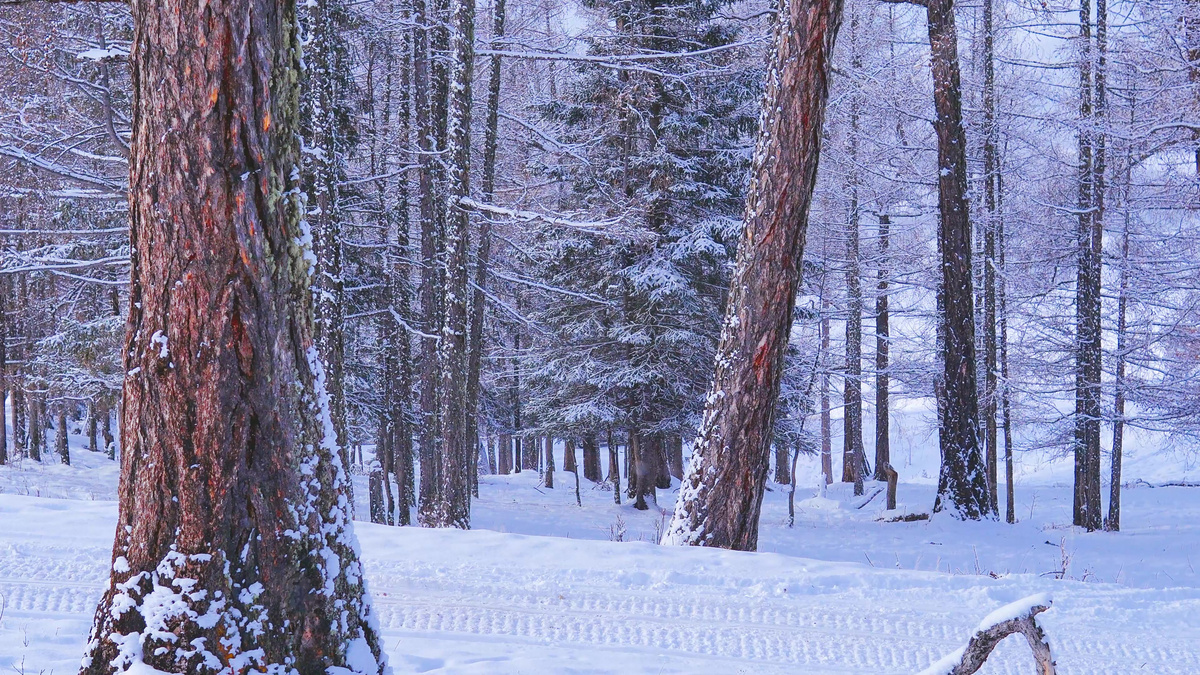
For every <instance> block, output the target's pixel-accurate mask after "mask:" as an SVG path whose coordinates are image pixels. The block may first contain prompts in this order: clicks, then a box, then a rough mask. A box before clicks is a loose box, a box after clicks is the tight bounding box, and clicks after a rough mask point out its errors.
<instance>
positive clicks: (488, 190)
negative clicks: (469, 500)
mask: <svg viewBox="0 0 1200 675" xmlns="http://www.w3.org/2000/svg"><path fill="white" fill-rule="evenodd" d="M492 4H493V7H492V49H493V50H494V51H498V50H499V49H500V48H501V46H502V45H501V42H502V40H503V39H504V15H505V2H504V0H493V3H492ZM500 75H501V73H500V55H499V54H492V57H491V62H490V68H489V74H488V101H487V120H486V121H485V123H486V132H485V134H484V139H483V183H482V185H481V186H480V188H481V194H480V196H481V197H482V198H483V201H484V202H486V203H491V201H492V198H493V196H494V195H495V192H496V150H497V147H498V146H499V142H500V126H499V125H500ZM491 255H492V222H491V218H490V217H489V216H488V215H487V214H484V215H483V217H482V219H481V221H480V223H479V249H478V251H477V252H476V255H475V289H474V291H473V292H472V296H471V335H470V339H469V347H470V354H469V355H468V358H467V438H468V443H469V444H470V445H471V446H472V447H478V446H479V379H480V374H481V370H482V368H483V318H484V311H485V310H486V309H487V295H486V293H485V289H487V279H488V266H489V264H490V262H491ZM478 454H479V453H475V456H476V457H477V456H478ZM489 470H490V469H489ZM477 473H478V472H477V471H472V472H471V475H472V487H473V494H474V496H476V497H478V496H479V480H478V477H477Z"/></svg>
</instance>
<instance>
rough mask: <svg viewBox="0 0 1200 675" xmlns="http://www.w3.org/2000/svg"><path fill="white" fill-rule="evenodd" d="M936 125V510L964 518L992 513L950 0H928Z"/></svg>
mask: <svg viewBox="0 0 1200 675" xmlns="http://www.w3.org/2000/svg"><path fill="white" fill-rule="evenodd" d="M926 15H927V17H928V23H929V46H930V52H931V57H930V63H931V69H932V71H933V89H934V107H935V108H936V109H937V118H936V121H935V123H934V129H935V131H936V132H937V137H938V207H939V212H940V214H941V218H940V220H939V223H938V240H939V243H940V244H941V246H940V248H941V251H940V253H941V267H942V277H941V282H942V283H941V295H942V338H943V339H942V361H943V366H944V369H943V374H942V377H943V379H942V382H941V384H940V386H941V390H942V392H943V393H942V403H943V406H944V409H943V410H942V413H941V415H940V417H941V426H940V429H939V431H940V433H939V437H940V445H941V448H942V466H941V471H940V472H939V475H938V493H937V499H936V501H935V502H934V507H933V509H934V511H935V512H938V511H943V510H944V511H948V512H949V513H951V514H952V515H954V516H955V517H958V518H963V519H978V518H983V517H986V516H990V515H992V514H993V513H995V504H994V503H993V502H992V501H991V500H990V498H989V496H988V485H987V468H986V466H985V465H984V461H983V456H982V454H981V452H980V448H979V392H978V391H977V389H976V380H975V377H976V373H975V295H974V293H975V291H974V289H973V280H972V278H971V219H970V210H969V209H968V206H967V135H966V133H965V131H964V130H963V123H962V84H961V78H960V76H959V70H958V35H957V31H956V30H955V27H954V2H953V0H929V2H928V4H927V11H926Z"/></svg>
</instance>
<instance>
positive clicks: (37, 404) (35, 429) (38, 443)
mask: <svg viewBox="0 0 1200 675" xmlns="http://www.w3.org/2000/svg"><path fill="white" fill-rule="evenodd" d="M26 399H27V400H28V401H29V404H28V408H29V459H32V460H33V461H35V462H40V461H42V447H43V445H44V444H45V440H44V438H45V436H46V423H45V422H44V421H43V420H42V415H43V414H44V412H45V410H44V409H43V406H42V402H41V400H40V399H39V398H38V395H37V394H36V393H30V394H28V395H27V396H26Z"/></svg>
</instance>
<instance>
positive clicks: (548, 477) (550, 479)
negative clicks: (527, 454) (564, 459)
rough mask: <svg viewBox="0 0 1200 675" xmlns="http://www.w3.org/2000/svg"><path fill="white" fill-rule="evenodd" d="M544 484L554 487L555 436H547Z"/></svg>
mask: <svg viewBox="0 0 1200 675" xmlns="http://www.w3.org/2000/svg"><path fill="white" fill-rule="evenodd" d="M537 445H538V443H537V441H536V440H535V441H534V447H537ZM563 470H564V471H565V470H566V468H565V467H564V469H563ZM542 484H543V485H545V486H546V487H548V488H552V487H554V438H553V437H552V436H546V473H545V476H544V477H543V479H542Z"/></svg>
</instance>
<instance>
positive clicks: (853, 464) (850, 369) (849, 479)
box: [842, 9, 866, 496]
mask: <svg viewBox="0 0 1200 675" xmlns="http://www.w3.org/2000/svg"><path fill="white" fill-rule="evenodd" d="M860 52H861V50H860V47H859V44H858V13H857V11H855V10H854V9H851V13H850V68H851V72H852V74H851V77H857V76H858V75H859V71H860V70H861V69H862V56H861V53H860ZM861 108H862V102H861V100H860V98H859V95H858V92H857V91H855V92H853V93H851V95H850V133H849V135H848V139H847V144H848V145H849V148H848V149H847V150H848V151H847V155H848V157H849V160H850V163H851V166H857V165H858V155H859V152H858V145H859V143H858V135H859V117H861V115H862V111H861ZM845 189H846V194H847V195H848V196H849V205H848V209H847V211H848V212H847V218H846V307H847V310H846V333H845V334H846V362H845V369H844V370H843V375H842V404H843V405H842V408H843V412H842V432H843V433H842V482H843V483H854V494H855V495H856V496H857V495H861V494H863V479H864V478H865V476H864V475H863V473H864V469H865V467H864V464H865V459H866V456H865V453H864V452H863V433H862V313H863V297H862V269H861V261H860V251H859V225H860V220H861V219H860V213H859V200H858V172H857V171H854V170H851V171H848V172H846V185H845Z"/></svg>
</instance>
